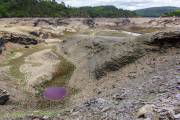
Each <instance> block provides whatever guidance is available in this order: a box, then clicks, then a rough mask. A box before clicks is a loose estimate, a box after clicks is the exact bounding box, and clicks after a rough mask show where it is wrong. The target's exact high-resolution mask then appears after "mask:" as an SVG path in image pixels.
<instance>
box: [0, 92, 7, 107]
mask: <svg viewBox="0 0 180 120" xmlns="http://www.w3.org/2000/svg"><path fill="white" fill-rule="evenodd" d="M8 100H9V94H8V92H7V91H5V90H2V89H0V105H4V104H6V102H7V101H8Z"/></svg>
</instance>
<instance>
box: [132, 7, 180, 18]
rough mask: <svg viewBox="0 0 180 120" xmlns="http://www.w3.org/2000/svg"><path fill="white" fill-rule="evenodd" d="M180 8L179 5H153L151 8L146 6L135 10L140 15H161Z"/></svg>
mask: <svg viewBox="0 0 180 120" xmlns="http://www.w3.org/2000/svg"><path fill="white" fill-rule="evenodd" d="M178 9H180V8H178V7H169V6H168V7H151V8H145V9H139V10H135V11H134V12H136V14H137V15H138V16H142V17H159V16H161V15H163V14H165V13H170V12H174V11H176V10H178Z"/></svg>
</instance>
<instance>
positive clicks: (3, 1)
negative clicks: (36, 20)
mask: <svg viewBox="0 0 180 120" xmlns="http://www.w3.org/2000/svg"><path fill="white" fill-rule="evenodd" d="M133 16H136V13H135V12H133V11H129V10H122V9H118V8H116V7H114V6H97V7H81V8H74V7H70V6H66V5H65V3H63V2H62V3H57V2H56V1H55V0H0V17H110V18H112V17H133Z"/></svg>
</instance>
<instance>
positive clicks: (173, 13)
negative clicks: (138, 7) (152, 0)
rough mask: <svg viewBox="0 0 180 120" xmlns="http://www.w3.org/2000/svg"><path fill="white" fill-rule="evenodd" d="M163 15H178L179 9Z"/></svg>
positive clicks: (179, 14)
mask: <svg viewBox="0 0 180 120" xmlns="http://www.w3.org/2000/svg"><path fill="white" fill-rule="evenodd" d="M164 16H166V17H173V16H177V17H180V10H176V11H174V12H170V13H166V14H165V15H164Z"/></svg>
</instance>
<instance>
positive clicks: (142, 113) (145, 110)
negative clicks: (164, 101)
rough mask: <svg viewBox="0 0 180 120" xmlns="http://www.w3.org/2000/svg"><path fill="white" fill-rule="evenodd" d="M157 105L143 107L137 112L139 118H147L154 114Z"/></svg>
mask: <svg viewBox="0 0 180 120" xmlns="http://www.w3.org/2000/svg"><path fill="white" fill-rule="evenodd" d="M154 107H155V105H145V106H143V107H141V108H140V109H139V110H138V112H137V117H138V118H147V115H148V114H150V113H152V112H153V110H154Z"/></svg>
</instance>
